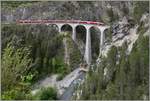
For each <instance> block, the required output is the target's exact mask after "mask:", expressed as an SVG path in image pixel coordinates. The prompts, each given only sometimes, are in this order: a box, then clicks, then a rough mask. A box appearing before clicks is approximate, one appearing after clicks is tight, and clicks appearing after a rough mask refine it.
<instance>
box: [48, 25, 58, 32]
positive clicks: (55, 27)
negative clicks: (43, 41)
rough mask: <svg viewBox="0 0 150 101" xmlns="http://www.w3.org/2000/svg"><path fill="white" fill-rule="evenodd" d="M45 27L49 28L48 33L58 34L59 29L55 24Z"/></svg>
mask: <svg viewBox="0 0 150 101" xmlns="http://www.w3.org/2000/svg"><path fill="white" fill-rule="evenodd" d="M47 27H50V28H49V32H48V33H54V34H56V33H57V34H59V27H58V25H57V24H48V25H47Z"/></svg>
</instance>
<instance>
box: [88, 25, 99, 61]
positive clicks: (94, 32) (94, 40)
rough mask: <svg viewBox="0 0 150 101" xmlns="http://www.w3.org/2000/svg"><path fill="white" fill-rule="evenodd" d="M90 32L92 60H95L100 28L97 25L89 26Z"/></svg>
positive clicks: (97, 53)
mask: <svg viewBox="0 0 150 101" xmlns="http://www.w3.org/2000/svg"><path fill="white" fill-rule="evenodd" d="M90 34H91V56H92V62H96V59H97V58H98V56H99V52H100V49H99V48H100V34H101V32H100V29H99V28H98V27H97V26H92V27H90Z"/></svg>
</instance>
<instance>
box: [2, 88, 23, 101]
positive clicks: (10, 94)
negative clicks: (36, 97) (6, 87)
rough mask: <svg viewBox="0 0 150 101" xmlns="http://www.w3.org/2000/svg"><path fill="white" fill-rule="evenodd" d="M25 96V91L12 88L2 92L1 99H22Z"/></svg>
mask: <svg viewBox="0 0 150 101" xmlns="http://www.w3.org/2000/svg"><path fill="white" fill-rule="evenodd" d="M25 98H26V94H25V92H23V91H18V90H14V89H12V90H10V91H6V92H3V93H2V99H3V100H24V99H25Z"/></svg>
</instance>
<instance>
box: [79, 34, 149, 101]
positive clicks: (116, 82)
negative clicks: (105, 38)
mask: <svg viewBox="0 0 150 101" xmlns="http://www.w3.org/2000/svg"><path fill="white" fill-rule="evenodd" d="M127 46H128V44H127V43H126V42H125V43H124V44H123V46H122V47H119V48H116V47H114V46H113V47H112V48H111V49H110V51H109V52H108V56H107V57H106V58H101V62H100V64H99V65H98V66H97V70H96V71H89V72H90V75H88V76H87V78H86V79H85V82H84V83H83V85H82V86H81V88H80V89H82V91H83V92H82V95H81V98H80V99H83V100H96V99H98V100H143V99H148V95H149V91H148V89H149V82H148V81H149V72H148V71H149V62H148V61H149V57H148V56H149V37H144V36H143V34H140V37H139V39H138V40H137V41H136V43H135V44H134V45H133V49H132V51H131V53H130V54H129V55H128V54H127ZM118 55H119V57H118ZM116 61H118V63H117V64H116ZM105 68H107V69H108V70H107V72H106V71H105ZM104 72H106V74H105V75H104ZM110 74H111V75H110ZM110 78H111V79H110Z"/></svg>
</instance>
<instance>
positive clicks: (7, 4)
mask: <svg viewBox="0 0 150 101" xmlns="http://www.w3.org/2000/svg"><path fill="white" fill-rule="evenodd" d="M34 2H37V1H2V2H1V4H2V7H12V8H16V7H18V6H20V5H23V4H28V3H34Z"/></svg>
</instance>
